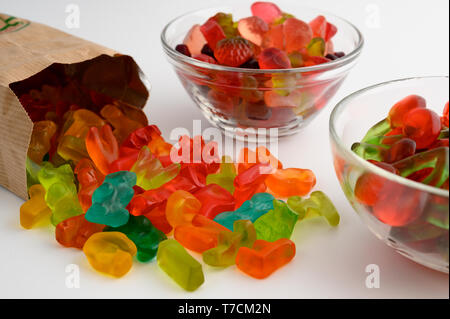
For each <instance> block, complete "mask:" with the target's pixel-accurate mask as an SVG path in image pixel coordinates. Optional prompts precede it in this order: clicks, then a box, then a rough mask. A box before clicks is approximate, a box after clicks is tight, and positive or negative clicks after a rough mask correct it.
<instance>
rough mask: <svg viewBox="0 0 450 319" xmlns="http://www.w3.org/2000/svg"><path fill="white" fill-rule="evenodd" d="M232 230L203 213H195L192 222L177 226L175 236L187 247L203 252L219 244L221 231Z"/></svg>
mask: <svg viewBox="0 0 450 319" xmlns="http://www.w3.org/2000/svg"><path fill="white" fill-rule="evenodd" d="M223 231H228V232H230V230H229V229H228V228H226V227H224V226H222V225H220V224H219V223H216V222H215V221H213V220H211V219H209V218H208V217H205V216H203V215H195V216H194V218H193V219H192V223H191V224H184V225H179V226H177V227H175V230H174V238H175V239H176V240H177V241H178V242H179V243H180V244H181V245H182V246H183V247H185V248H187V249H190V250H193V251H196V252H198V253H203V252H204V251H206V250H208V249H211V248H214V247H216V246H217V243H218V238H219V234H220V232H223Z"/></svg>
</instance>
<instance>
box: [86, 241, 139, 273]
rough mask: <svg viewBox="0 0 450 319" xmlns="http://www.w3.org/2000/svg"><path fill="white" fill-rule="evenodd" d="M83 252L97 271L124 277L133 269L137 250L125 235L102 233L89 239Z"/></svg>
mask: <svg viewBox="0 0 450 319" xmlns="http://www.w3.org/2000/svg"><path fill="white" fill-rule="evenodd" d="M83 251H84V253H85V255H86V257H87V259H88V261H89V263H90V264H91V266H92V267H93V268H94V269H95V270H97V271H99V272H103V273H106V274H108V275H111V276H114V277H122V276H123V275H125V274H126V273H127V272H128V271H129V270H130V269H131V266H132V264H133V256H134V255H136V252H137V248H136V245H135V244H134V243H133V242H132V241H131V240H130V239H129V238H128V237H127V236H126V235H125V234H123V233H120V232H101V233H95V234H93V235H92V236H91V237H89V239H88V240H87V241H86V243H85V244H84V246H83Z"/></svg>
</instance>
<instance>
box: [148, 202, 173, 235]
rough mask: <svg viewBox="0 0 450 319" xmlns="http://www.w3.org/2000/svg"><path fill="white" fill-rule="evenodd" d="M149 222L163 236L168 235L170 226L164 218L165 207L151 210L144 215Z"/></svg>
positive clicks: (163, 205)
mask: <svg viewBox="0 0 450 319" xmlns="http://www.w3.org/2000/svg"><path fill="white" fill-rule="evenodd" d="M144 216H145V217H147V218H148V219H149V220H150V221H151V222H152V225H153V226H155V227H156V228H157V229H159V230H160V231H162V232H163V233H164V234H168V233H170V231H171V230H172V226H171V225H170V224H169V222H168V221H167V218H166V205H165V204H162V205H159V206H156V207H155V208H153V209H152V210H151V211H150V212H149V213H147V214H144Z"/></svg>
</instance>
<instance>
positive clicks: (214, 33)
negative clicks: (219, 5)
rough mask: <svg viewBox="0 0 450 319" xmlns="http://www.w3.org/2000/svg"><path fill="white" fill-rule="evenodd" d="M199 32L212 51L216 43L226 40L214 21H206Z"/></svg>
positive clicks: (220, 28) (218, 25)
mask: <svg viewBox="0 0 450 319" xmlns="http://www.w3.org/2000/svg"><path fill="white" fill-rule="evenodd" d="M200 31H201V32H202V34H203V36H204V37H205V39H206V41H207V42H208V45H209V47H210V48H211V49H213V50H215V49H216V45H217V42H219V41H220V40H222V39H225V38H226V36H225V32H223V30H222V27H221V26H220V24H218V23H217V22H216V21H215V20H214V19H209V20H208V21H206V22H205V23H204V24H203V25H202V26H201V27H200Z"/></svg>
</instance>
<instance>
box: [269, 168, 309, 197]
mask: <svg viewBox="0 0 450 319" xmlns="http://www.w3.org/2000/svg"><path fill="white" fill-rule="evenodd" d="M265 182H266V185H267V187H269V189H270V190H271V191H272V192H273V194H274V195H275V196H277V197H291V196H304V195H306V194H308V193H309V192H310V191H311V189H312V188H313V187H314V185H316V176H315V175H314V173H313V172H312V171H311V170H309V169H301V168H285V169H279V170H277V171H276V172H275V173H273V174H271V175H269V176H267V178H266V181H265Z"/></svg>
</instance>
